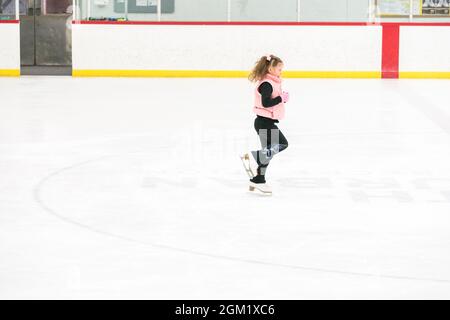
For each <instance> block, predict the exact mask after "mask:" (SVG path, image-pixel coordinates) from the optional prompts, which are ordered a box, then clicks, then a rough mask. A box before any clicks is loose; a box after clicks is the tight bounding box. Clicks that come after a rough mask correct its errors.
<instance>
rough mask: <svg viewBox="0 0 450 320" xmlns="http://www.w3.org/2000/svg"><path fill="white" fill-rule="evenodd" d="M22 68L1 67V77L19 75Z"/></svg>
mask: <svg viewBox="0 0 450 320" xmlns="http://www.w3.org/2000/svg"><path fill="white" fill-rule="evenodd" d="M19 76H20V69H0V77H19Z"/></svg>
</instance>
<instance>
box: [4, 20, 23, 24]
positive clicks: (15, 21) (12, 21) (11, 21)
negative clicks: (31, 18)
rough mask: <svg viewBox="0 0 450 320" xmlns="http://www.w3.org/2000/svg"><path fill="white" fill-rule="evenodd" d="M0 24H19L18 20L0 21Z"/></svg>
mask: <svg viewBox="0 0 450 320" xmlns="http://www.w3.org/2000/svg"><path fill="white" fill-rule="evenodd" d="M0 23H19V20H0Z"/></svg>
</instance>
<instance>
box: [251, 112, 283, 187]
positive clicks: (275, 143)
mask: <svg viewBox="0 0 450 320" xmlns="http://www.w3.org/2000/svg"><path fill="white" fill-rule="evenodd" d="M255 130H256V132H257V133H258V136H259V139H260V141H261V147H262V149H261V150H258V151H252V155H253V157H254V158H255V160H256V162H257V163H258V169H257V173H258V176H264V175H265V174H266V169H267V166H268V165H269V162H270V160H272V158H273V156H274V155H275V154H277V153H280V152H281V151H283V150H285V149H286V148H287V147H288V141H287V139H286V137H285V136H284V135H283V133H282V132H281V131H280V129H278V127H277V126H276V125H275V123H273V122H268V121H265V120H261V119H259V118H257V119H256V120H255ZM263 180H264V179H263Z"/></svg>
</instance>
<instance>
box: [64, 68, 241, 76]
mask: <svg viewBox="0 0 450 320" xmlns="http://www.w3.org/2000/svg"><path fill="white" fill-rule="evenodd" d="M72 75H73V76H74V77H154V78H166V77H167V78H171V77H173V78H245V77H247V76H248V72H247V71H214V70H211V71H209V70H75V69H74V70H73V71H72Z"/></svg>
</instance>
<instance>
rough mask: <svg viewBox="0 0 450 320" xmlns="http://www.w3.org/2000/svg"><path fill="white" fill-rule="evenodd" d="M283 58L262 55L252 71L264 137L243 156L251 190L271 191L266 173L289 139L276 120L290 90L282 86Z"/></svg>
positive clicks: (260, 132) (259, 128) (257, 126)
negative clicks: (255, 147) (257, 146)
mask: <svg viewBox="0 0 450 320" xmlns="http://www.w3.org/2000/svg"><path fill="white" fill-rule="evenodd" d="M282 70H283V61H281V59H280V58H278V57H276V56H274V55H267V56H263V57H261V59H259V61H258V62H257V63H256V65H255V67H254V68H253V70H252V72H251V73H250V75H249V77H248V78H249V80H250V81H252V82H256V87H255V105H254V107H253V111H254V112H255V113H256V119H255V122H254V127H255V130H256V133H257V134H258V136H259V139H260V141H261V147H262V149H261V150H257V151H251V152H250V154H251V155H250V154H249V153H246V154H244V155H243V156H241V159H242V161H243V163H244V167H245V169H246V171H247V173H248V175H249V177H250V186H249V190H250V191H254V190H255V189H257V190H259V191H261V192H263V193H267V194H272V189H271V187H270V186H269V185H268V184H267V183H266V179H265V174H266V170H267V166H268V165H269V162H270V160H271V159H272V158H273V156H274V155H276V154H277V153H279V152H281V151H283V150H285V149H286V148H287V147H288V141H287V140H286V138H285V136H284V135H283V133H282V132H281V131H280V129H278V127H277V125H276V123H278V122H279V121H278V120H280V119H283V118H284V104H285V103H286V102H288V100H289V93H288V92H284V91H283V90H282V88H281V82H282V79H281V72H282ZM251 159H253V160H254V161H255V162H256V165H257V166H258V167H257V170H256V175H255V173H254V171H253V169H252V165H251V161H252V160H251Z"/></svg>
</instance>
